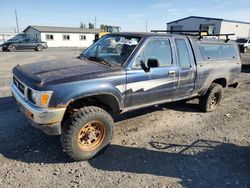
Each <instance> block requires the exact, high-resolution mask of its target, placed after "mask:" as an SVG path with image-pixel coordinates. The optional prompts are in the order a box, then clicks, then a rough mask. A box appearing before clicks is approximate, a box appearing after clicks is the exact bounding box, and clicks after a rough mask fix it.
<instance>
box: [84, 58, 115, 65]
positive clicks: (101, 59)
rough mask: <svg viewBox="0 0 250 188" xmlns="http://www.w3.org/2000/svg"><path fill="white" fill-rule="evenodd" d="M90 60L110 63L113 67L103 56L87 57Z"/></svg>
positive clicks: (105, 63)
mask: <svg viewBox="0 0 250 188" xmlns="http://www.w3.org/2000/svg"><path fill="white" fill-rule="evenodd" d="M87 59H88V60H90V61H98V62H100V63H102V64H104V65H108V66H109V67H112V64H111V63H109V62H107V61H106V60H105V59H103V58H101V57H97V56H89V57H87Z"/></svg>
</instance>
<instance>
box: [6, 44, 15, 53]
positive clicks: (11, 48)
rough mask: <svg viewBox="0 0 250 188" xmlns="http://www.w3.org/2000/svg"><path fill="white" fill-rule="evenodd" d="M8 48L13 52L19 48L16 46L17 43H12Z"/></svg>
mask: <svg viewBox="0 0 250 188" xmlns="http://www.w3.org/2000/svg"><path fill="white" fill-rule="evenodd" d="M8 50H9V51H11V52H15V51H16V50H17V48H16V46H15V45H10V46H9V47H8Z"/></svg>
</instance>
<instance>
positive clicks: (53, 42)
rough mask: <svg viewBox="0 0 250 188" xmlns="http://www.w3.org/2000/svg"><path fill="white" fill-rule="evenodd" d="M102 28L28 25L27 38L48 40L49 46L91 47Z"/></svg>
mask: <svg viewBox="0 0 250 188" xmlns="http://www.w3.org/2000/svg"><path fill="white" fill-rule="evenodd" d="M100 31H101V30H100V29H81V28H74V27H53V26H28V27H27V28H26V29H25V30H24V31H23V32H24V33H25V35H26V38H30V39H38V40H41V41H44V42H47V44H48V47H89V46H90V45H91V44H93V41H94V39H95V34H98V33H99V32H100Z"/></svg>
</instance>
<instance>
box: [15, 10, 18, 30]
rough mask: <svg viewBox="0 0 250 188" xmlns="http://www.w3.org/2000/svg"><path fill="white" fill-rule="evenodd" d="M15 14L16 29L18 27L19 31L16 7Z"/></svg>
mask: <svg viewBox="0 0 250 188" xmlns="http://www.w3.org/2000/svg"><path fill="white" fill-rule="evenodd" d="M15 15H16V29H17V33H19V26H18V18H17V12H16V9H15Z"/></svg>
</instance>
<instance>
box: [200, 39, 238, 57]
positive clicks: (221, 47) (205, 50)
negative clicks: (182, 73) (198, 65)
mask: <svg viewBox="0 0 250 188" xmlns="http://www.w3.org/2000/svg"><path fill="white" fill-rule="evenodd" d="M199 45H200V51H201V55H202V57H203V58H204V60H230V59H231V60H233V59H236V58H238V53H237V49H236V48H235V46H234V45H233V44H228V43H225V44H221V43H218V44H216V43H215V44H214V43H200V44H199Z"/></svg>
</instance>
